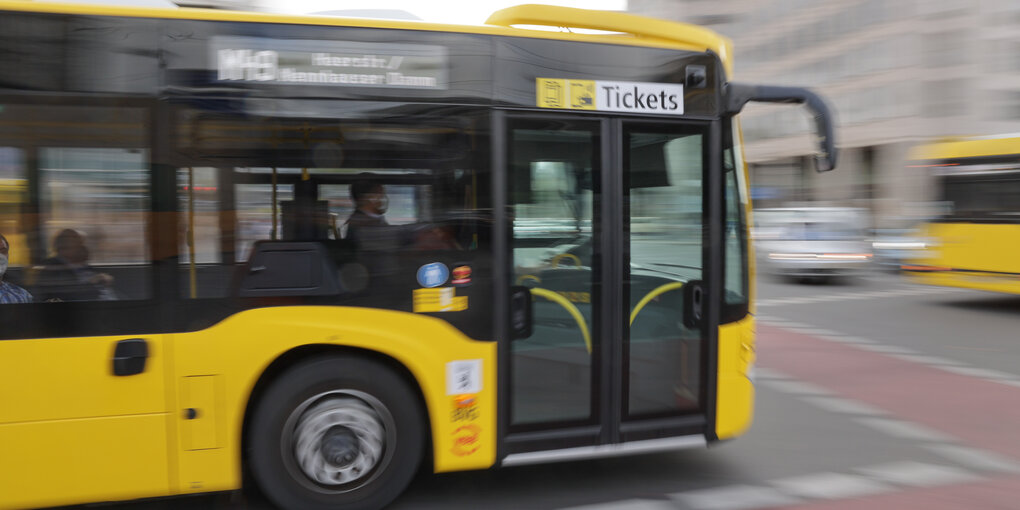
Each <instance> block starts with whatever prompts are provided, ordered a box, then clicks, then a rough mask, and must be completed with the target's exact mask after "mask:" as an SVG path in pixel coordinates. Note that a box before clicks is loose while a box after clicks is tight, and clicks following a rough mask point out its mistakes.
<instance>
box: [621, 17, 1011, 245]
mask: <svg viewBox="0 0 1020 510" xmlns="http://www.w3.org/2000/svg"><path fill="white" fill-rule="evenodd" d="M628 10H629V11H630V12H634V13H637V14H644V15H649V16H655V17H659V18H665V19H673V20H677V21H684V22H688V23H694V24H698V25H702V26H707V27H709V28H711V29H713V30H716V31H718V32H720V33H722V34H725V35H726V36H728V37H730V38H731V39H732V40H733V44H734V53H735V71H734V74H735V76H734V77H733V79H734V81H740V82H754V83H767V84H773V85H798V86H807V87H811V88H813V89H815V90H816V91H818V92H820V93H822V94H823V95H824V96H825V97H826V98H827V99H828V100H829V102H830V104H831V105H832V106H833V107H834V108H835V110H836V117H837V122H838V129H837V132H836V135H837V143H838V145H839V147H840V149H841V152H840V163H839V168H838V170H837V171H835V172H831V173H828V174H817V173H815V171H814V169H813V166H812V165H813V164H812V162H811V158H810V154H811V151H812V144H811V138H810V134H809V133H810V132H811V130H810V128H809V126H808V120H809V119H808V114H807V112H806V110H803V109H798V108H790V107H788V106H786V107H784V106H759V105H752V106H749V107H748V108H747V109H746V110H745V113H744V114H742V115H741V118H742V125H743V127H744V134H745V137H746V142H747V159H748V161H749V163H751V172H752V186H753V192H752V196H753V197H754V199H755V200H756V206H758V207H771V206H780V205H787V204H791V203H802V202H807V201H812V202H824V203H826V204H828V205H846V206H859V207H867V208H869V209H871V211H872V215H873V224H874V225H875V226H878V227H898V226H905V225H906V224H908V223H910V222H911V221H913V220H915V219H918V218H921V217H924V216H927V215H929V214H931V213H932V211H933V209H932V208H933V205H932V204H931V200H933V199H935V198H936V197H935V196H934V193H935V192H934V188H933V186H932V184H933V183H932V180H931V177H930V175H928V173H927V170H926V169H924V168H909V167H908V165H907V155H908V153H909V150H910V148H911V147H912V146H913V145H915V144H916V143H918V142H923V141H928V140H931V139H933V138H938V137H946V136H959V135H987V134H998V133H1009V132H1017V131H1020V1H1017V0H969V1H965V2H961V1H959V0H893V1H890V0H825V1H819V0H629V2H628Z"/></svg>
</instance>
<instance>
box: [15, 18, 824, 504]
mask: <svg viewBox="0 0 1020 510" xmlns="http://www.w3.org/2000/svg"><path fill="white" fill-rule="evenodd" d="M523 25H526V26H528V27H530V28H528V27H522V26H523ZM536 25H537V26H546V27H570V28H580V29H591V30H593V31H595V33H578V32H577V31H573V30H571V31H560V32H555V31H548V30H542V29H540V28H536V27H535V26H536ZM731 66H732V61H731V49H730V46H729V43H728V42H727V41H726V40H725V39H723V38H721V37H719V36H718V35H715V34H713V33H712V32H710V31H707V30H704V29H701V28H698V27H694V26H689V25H684V24H678V23H671V22H666V21H661V20H655V19H649V18H643V17H638V16H633V15H628V14H623V13H615V12H614V13H609V12H595V11H587V10H576V9H566V8H558V7H545V6H533V5H532V6H520V7H515V8H510V9H506V10H502V11H499V12H496V13H495V14H493V15H492V17H491V18H490V19H489V20H488V23H487V24H486V25H484V26H471V27H455V26H448V25H435V24H427V23H420V22H398V21H381V20H364V19H341V18H331V17H294V16H278V15H269V14H260V13H242V12H225V11H212V10H201V9H185V8H181V9H151V8H133V7H112V6H88V5H77V4H75V5H71V4H68V5H63V4H51V3H40V2H23V1H3V2H0V157H2V160H0V161H3V162H4V172H5V178H10V179H23V180H24V182H25V183H26V185H25V187H24V193H21V194H9V195H5V196H12V197H18V200H19V203H15V204H5V205H4V207H5V209H4V210H5V211H8V212H9V213H10V214H14V215H15V217H14V218H15V219H14V220H13V224H14V225H16V227H17V230H18V231H19V232H20V237H16V238H14V237H10V239H12V241H11V246H10V250H11V254H12V255H11V256H12V257H14V256H15V254H16V255H17V256H20V257H24V260H27V261H28V262H26V263H22V264H11V266H10V267H9V269H8V270H7V274H6V275H5V278H6V281H5V282H4V285H5V286H4V291H5V292H8V291H10V289H11V288H13V287H11V286H14V285H16V286H18V287H20V288H21V289H23V290H25V291H27V292H29V293H31V295H32V300H31V301H27V302H20V303H7V304H3V305H0V316H2V324H3V325H4V327H3V328H0V403H2V405H0V452H2V454H0V507H2V508H22V507H42V506H53V505H65V504H74V503H88V502H101V501H117V500H129V499H135V498H149V497H161V496H172V495H182V494H195V493H207V492H216V491H234V490H238V489H241V488H242V487H244V486H247V485H253V486H254V485H257V486H259V487H260V488H261V490H262V491H263V492H264V493H265V494H266V495H267V496H268V497H269V499H270V500H272V501H273V502H274V503H275V504H277V505H278V506H279V507H281V508H286V509H302V510H307V509H317V508H341V509H369V508H380V507H382V506H384V505H386V504H387V503H388V502H390V501H391V500H392V499H393V498H395V497H396V496H397V495H398V494H399V493H400V492H401V491H402V490H403V489H404V487H405V486H406V484H407V483H408V482H409V480H410V479H411V477H412V475H413V474H414V473H415V472H416V471H417V470H418V469H419V468H422V469H428V470H431V471H433V472H437V473H439V472H451V471H462V470H477V469H487V468H492V467H499V466H512V465H520V464H526V463H534V462H549V461H556V460H564V459H577V458H585V457H597V456H605V455H612V454H619V453H627V452H648V451H660V450H664V449H670V448H683V447H692V446H703V445H705V444H708V443H712V442H715V441H719V440H724V439H729V438H733V437H736V436H738V435H740V434H741V433H742V432H743V431H744V430H745V429H746V428H747V427H748V426H749V425H750V423H751V418H752V403H753V394H754V393H753V391H754V389H753V385H752V381H751V379H750V377H751V370H752V365H753V362H754V353H755V344H754V325H753V315H752V313H751V312H752V298H751V296H752V295H753V292H752V290H751V287H750V286H751V274H750V273H751V270H750V267H749V260H751V257H750V256H749V254H748V250H749V248H748V245H747V237H748V236H747V221H746V215H747V212H748V210H749V203H748V199H747V196H748V193H747V190H748V186H747V172H746V166H745V164H744V161H743V156H742V152H741V147H740V133H739V130H738V127H737V123H736V120H735V115H736V114H737V113H738V112H739V111H740V110H741V108H742V107H743V106H744V104H745V103H747V102H748V101H770V102H788V103H803V104H805V105H807V106H808V107H809V108H810V109H811V110H812V111H813V112H814V114H815V116H816V119H817V125H818V129H819V135H820V136H819V138H818V140H819V141H820V143H819V154H818V167H819V170H828V169H831V168H832V167H833V166H834V163H835V152H834V149H833V138H832V122H831V120H830V115H829V111H828V109H827V108H826V106H825V104H824V103H823V102H822V100H821V99H820V98H819V97H818V96H816V95H815V94H813V93H811V92H809V91H807V90H804V89H799V88H786V87H768V86H751V85H741V84H734V83H730V82H728V78H727V77H728V76H729V75H730V74H731V73H732V69H731ZM11 260H15V259H14V258H12V259H11ZM55 470H56V471H57V472H59V474H58V473H56V472H55Z"/></svg>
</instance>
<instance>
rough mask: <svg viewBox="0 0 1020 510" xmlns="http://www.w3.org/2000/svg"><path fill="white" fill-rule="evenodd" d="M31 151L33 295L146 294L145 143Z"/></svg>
mask: <svg viewBox="0 0 1020 510" xmlns="http://www.w3.org/2000/svg"><path fill="white" fill-rule="evenodd" d="M39 156H40V168H39V181H40V182H39V188H40V200H39V202H40V212H41V214H40V216H41V222H40V225H39V227H40V228H39V232H38V233H37V236H38V239H39V244H40V245H41V246H40V247H41V248H42V249H43V250H45V256H43V257H40V258H41V260H39V263H38V264H36V265H35V266H34V268H33V273H34V274H33V280H34V282H33V293H34V294H35V298H36V300H37V301H45V302H54V301H112V300H122V299H146V298H148V297H149V296H150V294H151V289H150V281H151V265H150V260H151V257H150V254H149V249H148V246H147V239H148V236H147V235H146V228H147V225H148V223H149V221H148V216H149V210H150V197H149V181H150V179H149V161H148V151H147V150H145V149H117V148H82V147H49V148H42V149H39Z"/></svg>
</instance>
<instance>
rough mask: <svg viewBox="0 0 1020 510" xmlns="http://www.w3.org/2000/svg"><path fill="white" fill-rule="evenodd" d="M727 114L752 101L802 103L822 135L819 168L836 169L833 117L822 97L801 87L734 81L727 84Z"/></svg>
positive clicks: (817, 166)
mask: <svg viewBox="0 0 1020 510" xmlns="http://www.w3.org/2000/svg"><path fill="white" fill-rule="evenodd" d="M725 94H726V99H725V104H726V113H728V114H731V115H736V114H738V113H740V110H743V109H744V105H746V104H747V103H748V102H750V101H756V102H761V103H800V104H803V105H804V106H807V107H808V108H809V109H810V110H811V115H812V116H813V117H814V120H815V134H816V135H817V136H818V152H817V153H816V154H815V165H816V166H815V168H816V169H817V170H818V171H819V172H828V171H829V170H832V169H833V168H836V140H835V138H834V137H833V116H832V111H831V110H830V109H829V106H828V105H827V104H825V101H824V100H822V98H821V96H819V95H818V94H815V93H814V92H812V91H810V90H808V89H805V88H801V87H778V86H772V85H749V84H746V83H730V84H728V85H727V86H726V91H725Z"/></svg>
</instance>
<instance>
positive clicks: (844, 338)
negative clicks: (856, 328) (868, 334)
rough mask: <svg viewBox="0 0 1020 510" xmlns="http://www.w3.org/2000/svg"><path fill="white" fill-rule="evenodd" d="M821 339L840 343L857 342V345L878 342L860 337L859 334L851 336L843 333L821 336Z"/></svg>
mask: <svg viewBox="0 0 1020 510" xmlns="http://www.w3.org/2000/svg"><path fill="white" fill-rule="evenodd" d="M822 340H828V341H830V342H836V343H841V344H857V345H864V344H869V345H870V344H875V343H878V342H875V341H874V340H869V339H867V338H861V337H859V336H851V335H843V334H836V335H828V336H824V337H822Z"/></svg>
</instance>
